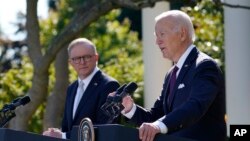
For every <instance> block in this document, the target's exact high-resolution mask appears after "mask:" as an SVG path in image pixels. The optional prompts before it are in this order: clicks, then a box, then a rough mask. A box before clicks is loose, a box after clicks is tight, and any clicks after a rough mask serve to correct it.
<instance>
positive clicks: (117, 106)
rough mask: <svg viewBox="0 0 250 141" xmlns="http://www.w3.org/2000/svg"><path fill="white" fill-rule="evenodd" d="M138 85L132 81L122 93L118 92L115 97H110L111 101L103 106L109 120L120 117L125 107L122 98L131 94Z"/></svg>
mask: <svg viewBox="0 0 250 141" xmlns="http://www.w3.org/2000/svg"><path fill="white" fill-rule="evenodd" d="M137 87H138V86H137V84H136V83H134V82H130V83H129V84H127V85H125V86H124V88H123V90H122V92H121V93H116V94H115V96H113V98H110V100H111V103H110V104H109V105H106V106H105V107H103V111H104V112H105V114H106V115H108V116H109V117H110V119H109V122H112V121H113V120H114V119H115V118H116V117H118V116H119V114H120V113H121V111H122V110H123V109H124V107H123V105H122V99H123V98H124V97H125V96H127V95H131V94H132V93H133V92H134V91H135V90H136V89H137Z"/></svg>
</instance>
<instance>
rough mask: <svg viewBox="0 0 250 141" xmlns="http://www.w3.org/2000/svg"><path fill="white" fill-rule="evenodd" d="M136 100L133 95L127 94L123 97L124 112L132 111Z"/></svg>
mask: <svg viewBox="0 0 250 141" xmlns="http://www.w3.org/2000/svg"><path fill="white" fill-rule="evenodd" d="M133 104H134V100H133V99H132V98H131V96H129V95H127V96H125V97H124V98H123V99H122V105H123V106H124V109H123V111H124V113H125V114H126V113H128V112H130V110H131V109H132V108H133Z"/></svg>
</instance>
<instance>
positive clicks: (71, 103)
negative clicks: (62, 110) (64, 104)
mask: <svg viewBox="0 0 250 141" xmlns="http://www.w3.org/2000/svg"><path fill="white" fill-rule="evenodd" d="M77 87H78V82H77V81H75V82H74V84H73V87H72V93H71V96H70V99H69V103H70V107H69V113H70V114H68V116H69V117H68V119H69V120H70V121H69V123H72V121H73V107H74V100H75V96H76V92H77Z"/></svg>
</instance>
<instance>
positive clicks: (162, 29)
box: [155, 19, 181, 61]
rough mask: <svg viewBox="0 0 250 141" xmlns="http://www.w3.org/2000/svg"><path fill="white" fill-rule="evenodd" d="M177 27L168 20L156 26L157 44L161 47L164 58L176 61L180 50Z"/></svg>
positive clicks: (161, 21) (159, 22) (158, 22)
mask: <svg viewBox="0 0 250 141" xmlns="http://www.w3.org/2000/svg"><path fill="white" fill-rule="evenodd" d="M174 27H175V25H173V23H172V22H171V21H168V20H167V19H161V20H159V21H157V23H156V25H155V35H156V44H157V45H158V46H159V48H160V50H161V52H162V54H163V57H164V58H168V59H170V60H172V61H176V57H178V55H179V54H178V50H179V48H180V42H181V41H180V35H179V32H178V29H176V28H174Z"/></svg>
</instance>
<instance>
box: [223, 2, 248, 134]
mask: <svg viewBox="0 0 250 141" xmlns="http://www.w3.org/2000/svg"><path fill="white" fill-rule="evenodd" d="M225 2H226V3H228V4H234V5H243V6H250V0H225ZM224 10H225V11H224V16H225V17H224V18H225V55H226V58H225V59H226V61H225V63H226V64H225V65H226V103H227V107H226V108H227V119H228V120H227V124H228V135H229V125H231V124H250V110H249V109H250V74H249V73H250V10H249V9H242V8H230V7H226V6H224Z"/></svg>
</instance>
